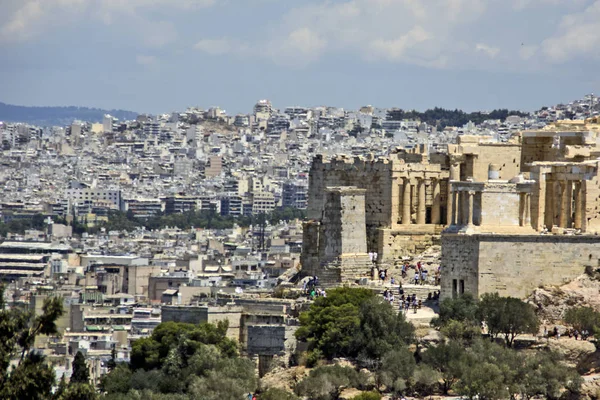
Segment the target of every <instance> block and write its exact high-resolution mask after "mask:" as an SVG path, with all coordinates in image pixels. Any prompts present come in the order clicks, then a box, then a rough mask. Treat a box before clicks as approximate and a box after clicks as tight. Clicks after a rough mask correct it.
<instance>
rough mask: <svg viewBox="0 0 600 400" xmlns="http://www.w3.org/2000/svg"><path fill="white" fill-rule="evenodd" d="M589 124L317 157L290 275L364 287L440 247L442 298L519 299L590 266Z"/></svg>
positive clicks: (594, 134) (597, 212) (598, 192)
mask: <svg viewBox="0 0 600 400" xmlns="http://www.w3.org/2000/svg"><path fill="white" fill-rule="evenodd" d="M599 133H600V121H599V120H598V119H597V118H594V119H588V120H585V121H559V122H557V123H554V124H551V125H549V126H547V127H545V128H544V129H541V130H535V131H524V132H520V133H518V134H517V135H515V136H513V137H512V138H511V140H510V141H509V142H507V143H497V142H493V141H492V140H491V138H490V137H485V136H468V135H463V136H460V137H459V139H458V143H457V144H452V145H448V146H447V149H445V150H446V151H440V152H435V153H429V152H428V151H427V147H426V146H422V145H421V146H418V147H416V148H413V149H396V150H394V151H392V152H391V153H390V154H389V156H388V157H386V158H378V159H374V158H373V157H369V158H363V157H348V156H344V155H338V156H336V157H334V158H333V159H331V160H325V159H324V158H323V157H322V156H317V157H315V159H314V160H313V163H312V166H311V170H310V182H309V194H308V196H309V198H308V218H309V221H308V222H306V223H305V227H304V241H303V253H302V268H303V273H304V274H305V275H317V276H319V278H320V279H321V280H322V281H323V282H325V283H331V284H334V283H343V282H351V281H356V280H357V279H359V278H361V277H367V276H368V275H369V272H370V269H371V267H372V263H371V259H370V258H369V255H368V254H369V253H377V254H378V257H377V260H376V263H377V266H378V267H380V268H386V267H387V266H391V265H395V264H398V263H400V262H401V260H402V257H403V256H409V255H414V254H416V253H418V252H420V251H423V250H425V249H426V248H427V247H429V246H431V245H432V244H437V243H441V245H442V260H441V278H442V279H441V290H442V297H449V296H457V295H460V294H461V293H464V292H471V293H473V294H475V295H481V294H483V293H486V292H499V293H500V294H501V295H511V296H517V297H525V296H527V295H529V294H530V293H531V292H532V290H533V289H535V288H537V287H539V286H542V285H549V284H550V285H557V284H562V283H565V282H567V281H570V280H572V279H573V278H575V277H576V276H578V275H580V274H582V273H583V272H584V269H585V267H586V266H588V265H590V266H593V267H597V265H598V259H599V258H600V236H598V235H597V234H598V232H599V231H600V209H599V208H600V180H599V169H598V162H599V159H598V157H600V146H599V145H598V143H599V142H600V135H599Z"/></svg>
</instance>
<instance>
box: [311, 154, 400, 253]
mask: <svg viewBox="0 0 600 400" xmlns="http://www.w3.org/2000/svg"><path fill="white" fill-rule="evenodd" d="M336 186H355V187H357V188H361V189H366V190H367V191H366V194H365V223H366V227H367V236H368V239H369V242H368V244H367V245H368V246H369V250H370V251H376V248H377V243H376V239H377V229H378V228H379V227H382V226H390V223H391V222H390V221H391V213H392V201H391V199H392V163H391V162H390V161H389V160H376V161H375V160H365V159H363V158H361V157H354V158H351V157H337V158H334V159H333V160H331V161H328V162H324V161H323V157H322V156H320V155H318V156H316V157H315V158H314V159H313V163H312V165H311V169H310V180H309V187H308V206H307V207H308V208H307V217H308V219H311V220H317V221H320V220H321V218H322V217H323V210H324V206H325V201H326V199H325V189H326V188H327V187H336Z"/></svg>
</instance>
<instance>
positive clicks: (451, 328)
mask: <svg viewBox="0 0 600 400" xmlns="http://www.w3.org/2000/svg"><path fill="white" fill-rule="evenodd" d="M440 332H441V333H442V334H443V335H444V336H445V337H447V338H448V339H450V340H457V341H461V342H463V343H471V342H472V341H473V340H474V339H475V338H477V337H479V336H480V335H481V328H480V327H479V325H473V324H472V323H470V322H465V321H455V320H453V319H451V320H449V321H448V322H446V323H445V324H444V325H442V326H441V327H440Z"/></svg>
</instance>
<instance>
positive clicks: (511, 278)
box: [441, 233, 600, 298]
mask: <svg viewBox="0 0 600 400" xmlns="http://www.w3.org/2000/svg"><path fill="white" fill-rule="evenodd" d="M599 258H600V237H599V236H575V235H539V234H536V235H494V234H473V235H469V234H466V235H465V234H446V233H445V234H443V235H442V261H441V265H442V275H441V278H442V282H441V285H442V297H443V298H447V297H452V294H453V292H454V291H455V289H454V288H455V285H456V289H457V291H458V292H459V293H460V289H461V281H463V282H464V291H465V292H471V293H473V294H475V295H476V296H481V295H482V294H483V293H493V292H498V293H499V294H500V295H501V296H514V297H519V298H524V297H526V296H528V295H529V294H531V292H532V291H533V290H534V289H535V288H537V287H540V286H545V285H562V284H564V283H566V282H569V281H571V280H573V279H574V278H576V277H577V276H579V275H581V274H583V273H584V271H585V267H586V266H587V265H593V266H596V265H597V264H598V259H599ZM454 282H456V283H454Z"/></svg>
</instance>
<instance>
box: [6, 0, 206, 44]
mask: <svg viewBox="0 0 600 400" xmlns="http://www.w3.org/2000/svg"><path fill="white" fill-rule="evenodd" d="M215 4H216V0H0V42H4V43H7V42H20V41H25V40H30V39H32V38H34V37H36V36H39V35H41V34H42V33H44V32H45V31H46V30H48V29H50V28H51V27H54V28H55V27H56V26H64V25H65V24H67V23H68V22H70V21H72V20H73V19H74V18H79V19H80V20H84V19H85V18H92V19H96V20H99V21H101V22H103V23H104V24H106V25H110V24H113V23H115V22H117V21H119V22H122V23H123V24H127V26H128V28H129V29H130V30H131V31H136V29H138V28H140V30H141V31H142V34H143V36H148V35H150V36H152V38H150V39H149V40H144V41H143V42H144V43H150V45H151V46H155V45H157V44H160V45H163V44H165V43H168V42H169V41H172V40H174V38H175V37H176V35H174V34H173V31H174V29H173V27H172V26H167V25H166V24H167V23H166V22H165V21H152V23H153V24H158V26H157V27H156V28H157V29H158V30H160V31H162V32H158V33H156V32H153V31H152V30H148V29H146V26H144V24H146V25H147V24H148V23H149V22H150V21H149V20H146V19H145V18H144V17H143V16H142V14H141V13H142V12H143V11H145V10H150V11H151V10H155V9H159V8H161V7H163V8H164V7H167V8H169V9H175V10H182V11H187V10H194V9H200V8H204V7H210V6H213V5H215ZM165 31H166V32H165ZM161 43H162V44H161Z"/></svg>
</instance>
